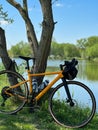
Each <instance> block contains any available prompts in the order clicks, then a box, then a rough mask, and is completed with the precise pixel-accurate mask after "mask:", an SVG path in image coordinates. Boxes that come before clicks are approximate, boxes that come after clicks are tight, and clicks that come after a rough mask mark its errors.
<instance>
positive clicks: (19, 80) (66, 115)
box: [0, 56, 96, 128]
mask: <svg viewBox="0 0 98 130" xmlns="http://www.w3.org/2000/svg"><path fill="white" fill-rule="evenodd" d="M20 58H22V59H23V60H25V61H26V63H27V66H26V69H27V76H28V79H24V78H23V76H22V75H20V74H19V73H17V72H13V71H10V70H3V71H0V113H4V114H14V113H17V112H18V111H20V110H21V109H22V108H23V107H24V105H25V103H27V102H32V104H33V105H35V104H37V101H39V100H40V98H41V97H42V96H43V95H44V94H45V93H46V92H48V90H49V89H50V88H52V86H53V91H52V93H51V94H50V98H49V112H50V114H51V116H52V117H53V119H54V120H55V121H56V123H58V124H59V125H62V126H64V127H68V128H79V127H83V126H85V125H86V124H87V123H89V122H90V120H91V119H92V118H93V116H94V114H95V111H96V101H95V97H94V95H93V93H92V91H91V90H90V89H89V88H88V87H87V86H86V85H85V84H83V83H81V82H78V81H74V80H73V79H74V78H75V77H76V75H77V69H76V65H77V64H78V61H77V60H76V59H72V61H65V62H64V64H60V71H57V72H45V73H37V74H32V73H31V71H30V69H29V60H31V59H33V60H34V58H30V57H23V56H20ZM45 75H56V77H55V78H54V79H53V80H52V81H51V82H50V83H48V82H47V85H46V86H45V85H44V87H42V86H41V85H37V84H36V83H37V82H36V83H34V81H33V80H34V78H35V77H37V76H45ZM60 79H61V83H59V84H58V85H57V86H56V87H55V83H56V82H57V81H58V80H60Z"/></svg>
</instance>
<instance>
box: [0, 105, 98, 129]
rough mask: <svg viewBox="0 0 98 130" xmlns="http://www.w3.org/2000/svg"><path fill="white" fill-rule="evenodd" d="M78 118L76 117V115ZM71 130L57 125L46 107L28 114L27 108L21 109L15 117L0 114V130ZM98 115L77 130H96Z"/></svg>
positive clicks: (97, 127)
mask: <svg viewBox="0 0 98 130" xmlns="http://www.w3.org/2000/svg"><path fill="white" fill-rule="evenodd" d="M77 116H78V115H77ZM13 129H14V130H73V129H68V128H63V127H61V126H59V125H57V124H56V123H55V122H54V120H53V119H52V117H51V116H50V114H49V111H48V109H47V105H42V107H41V108H40V110H35V111H34V112H33V113H29V111H28V108H23V109H22V110H21V111H20V112H18V113H17V114H16V115H4V114H0V130H13ZM97 129H98V115H97V114H96V115H95V116H94V118H93V120H92V121H91V122H90V123H89V124H88V125H86V126H85V127H83V128H78V129H77V130H97Z"/></svg>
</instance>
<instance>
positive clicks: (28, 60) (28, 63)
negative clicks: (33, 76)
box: [26, 60, 30, 70]
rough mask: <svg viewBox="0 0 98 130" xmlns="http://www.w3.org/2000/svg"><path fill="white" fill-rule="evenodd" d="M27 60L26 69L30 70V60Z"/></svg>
mask: <svg viewBox="0 0 98 130" xmlns="http://www.w3.org/2000/svg"><path fill="white" fill-rule="evenodd" d="M26 62H27V67H26V69H27V70H29V69H30V67H29V60H26Z"/></svg>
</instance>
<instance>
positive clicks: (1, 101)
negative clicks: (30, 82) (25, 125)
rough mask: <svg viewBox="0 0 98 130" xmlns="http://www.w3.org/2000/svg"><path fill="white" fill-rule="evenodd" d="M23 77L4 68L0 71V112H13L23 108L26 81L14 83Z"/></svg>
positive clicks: (26, 95) (26, 88)
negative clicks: (14, 86)
mask: <svg viewBox="0 0 98 130" xmlns="http://www.w3.org/2000/svg"><path fill="white" fill-rule="evenodd" d="M24 80H25V79H24V78H23V77H22V76H21V75H20V74H19V73H16V72H13V71H8V70H4V71H1V72H0V113H4V114H13V113H16V112H18V111H19V110H20V109H22V108H23V106H24V105H25V103H26V101H27V97H28V87H27V84H26V83H23V84H19V85H18V87H16V88H11V86H13V85H16V84H18V83H20V82H22V81H24Z"/></svg>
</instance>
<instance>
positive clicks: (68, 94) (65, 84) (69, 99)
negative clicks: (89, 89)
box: [62, 77, 74, 106]
mask: <svg viewBox="0 0 98 130" xmlns="http://www.w3.org/2000/svg"><path fill="white" fill-rule="evenodd" d="M62 82H63V85H64V88H65V91H66V94H67V103H70V106H74V102H73V100H72V96H71V94H70V91H69V87H68V84H67V81H66V79H65V78H64V77H63V78H62Z"/></svg>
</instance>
